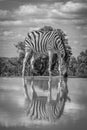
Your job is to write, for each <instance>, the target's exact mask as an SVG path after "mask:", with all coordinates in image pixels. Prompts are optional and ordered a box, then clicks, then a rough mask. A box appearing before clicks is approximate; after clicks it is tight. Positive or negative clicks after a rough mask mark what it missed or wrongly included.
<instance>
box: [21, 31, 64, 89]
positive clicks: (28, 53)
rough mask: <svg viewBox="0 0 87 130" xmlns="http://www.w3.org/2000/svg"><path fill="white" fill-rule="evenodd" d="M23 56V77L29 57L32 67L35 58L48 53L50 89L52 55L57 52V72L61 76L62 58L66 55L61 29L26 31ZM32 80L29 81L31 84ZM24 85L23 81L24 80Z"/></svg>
mask: <svg viewBox="0 0 87 130" xmlns="http://www.w3.org/2000/svg"><path fill="white" fill-rule="evenodd" d="M24 42H25V57H24V60H23V69H22V76H23V78H24V73H25V65H26V62H27V60H28V58H30V65H31V68H32V69H33V67H34V60H35V58H37V57H39V56H41V55H48V56H49V68H48V71H49V82H48V88H49V90H50V81H51V64H52V56H53V54H54V53H57V55H58V57H59V72H60V76H61V66H62V63H63V62H64V58H65V57H66V49H65V45H64V43H63V39H62V34H61V31H59V30H58V29H54V30H50V31H48V30H47V31H42V30H38V31H32V32H30V33H28V35H27V37H26V38H25V41H24ZM32 85H33V82H32V83H31V86H32ZM24 86H25V82H24Z"/></svg>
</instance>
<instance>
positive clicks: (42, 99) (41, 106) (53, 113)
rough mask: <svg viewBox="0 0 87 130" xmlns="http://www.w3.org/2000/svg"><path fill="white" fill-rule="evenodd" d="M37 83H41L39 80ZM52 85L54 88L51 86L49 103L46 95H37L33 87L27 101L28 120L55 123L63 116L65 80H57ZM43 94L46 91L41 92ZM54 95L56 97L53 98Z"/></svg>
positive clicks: (66, 92)
mask: <svg viewBox="0 0 87 130" xmlns="http://www.w3.org/2000/svg"><path fill="white" fill-rule="evenodd" d="M37 82H42V81H40V79H39V81H37ZM45 82H46V81H45ZM45 82H44V85H45V86H44V87H46V84H45ZM53 82H54V81H53ZM28 83H29V81H28ZM35 84H36V83H35ZM27 85H28V84H27ZM52 85H54V86H51V100H50V102H48V94H47V95H39V94H38V91H37V90H36V88H35V86H33V88H32V90H33V91H32V99H31V97H30V100H27V115H28V116H29V118H30V119H39V120H49V121H56V120H57V119H58V118H60V117H61V115H62V114H63V111H64V106H65V102H66V100H67V97H68V96H67V95H68V88H67V80H64V79H62V80H58V79H57V81H56V83H52ZM28 87H29V86H28ZM38 87H39V86H38ZM28 89H29V88H28ZM39 89H40V88H39ZM41 90H42V88H41ZM45 92H46V91H45V90H43V94H45ZM54 92H56V93H54ZM55 95H56V97H55V98H53V96H55Z"/></svg>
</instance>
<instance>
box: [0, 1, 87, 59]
mask: <svg viewBox="0 0 87 130" xmlns="http://www.w3.org/2000/svg"><path fill="white" fill-rule="evenodd" d="M44 26H52V27H53V28H58V29H62V30H63V31H64V32H65V33H66V35H67V37H68V42H69V45H70V46H71V48H72V52H73V55H74V56H75V57H77V56H78V55H79V54H80V52H81V51H84V50H85V49H87V0H70V1H69V0H0V57H16V56H18V53H17V49H16V47H15V46H14V45H15V44H17V43H18V42H20V41H24V39H25V37H26V36H27V33H28V32H30V31H32V30H36V29H39V28H42V27H44Z"/></svg>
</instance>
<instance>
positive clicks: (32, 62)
mask: <svg viewBox="0 0 87 130" xmlns="http://www.w3.org/2000/svg"><path fill="white" fill-rule="evenodd" d="M30 65H31V69H32V70H33V69H34V56H32V58H31V60H30ZM33 80H34V76H33V75H32V77H31V88H32V87H33V83H34V81H33Z"/></svg>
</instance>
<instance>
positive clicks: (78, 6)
mask: <svg viewBox="0 0 87 130" xmlns="http://www.w3.org/2000/svg"><path fill="white" fill-rule="evenodd" d="M82 9H87V5H86V4H85V3H77V2H72V1H69V2H67V3H65V4H64V5H63V6H61V11H62V12H65V13H71V12H78V11H80V10H82Z"/></svg>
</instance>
